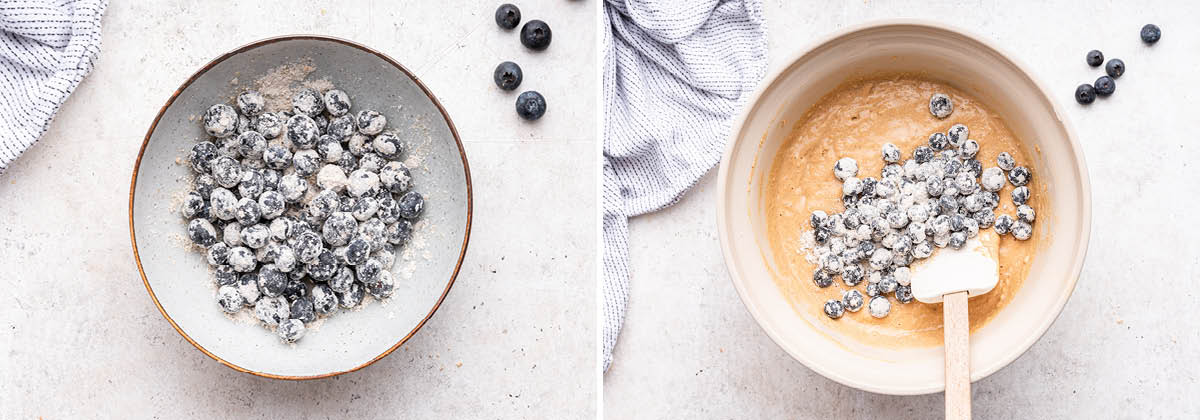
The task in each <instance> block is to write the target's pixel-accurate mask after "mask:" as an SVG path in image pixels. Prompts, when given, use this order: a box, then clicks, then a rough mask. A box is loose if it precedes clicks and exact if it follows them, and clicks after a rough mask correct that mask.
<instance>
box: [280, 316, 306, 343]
mask: <svg viewBox="0 0 1200 420" xmlns="http://www.w3.org/2000/svg"><path fill="white" fill-rule="evenodd" d="M275 332H276V333H277V334H279V339H280V340H283V342H285V343H295V342H297V341H299V340H300V339H301V338H303V337H304V321H301V320H299V319H285V320H281V321H279V328H278V329H276V330H275Z"/></svg>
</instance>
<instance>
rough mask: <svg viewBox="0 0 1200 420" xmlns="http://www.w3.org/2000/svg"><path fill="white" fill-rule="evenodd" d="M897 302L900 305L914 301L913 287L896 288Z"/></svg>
mask: <svg viewBox="0 0 1200 420" xmlns="http://www.w3.org/2000/svg"><path fill="white" fill-rule="evenodd" d="M896 301H897V302H900V303H909V302H912V301H913V294H912V287H910V286H899V287H896Z"/></svg>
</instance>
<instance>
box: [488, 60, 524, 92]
mask: <svg viewBox="0 0 1200 420" xmlns="http://www.w3.org/2000/svg"><path fill="white" fill-rule="evenodd" d="M521 79H522V75H521V66H518V65H517V63H514V62H511V61H505V62H503V63H500V65H498V66H496V71H494V72H492V80H494V81H495V82H496V86H500V89H504V90H513V89H516V88H517V86H521Z"/></svg>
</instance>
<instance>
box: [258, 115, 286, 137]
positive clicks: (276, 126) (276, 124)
mask: <svg viewBox="0 0 1200 420" xmlns="http://www.w3.org/2000/svg"><path fill="white" fill-rule="evenodd" d="M283 122H284V120H283V119H281V118H279V116H278V115H275V114H269V113H268V114H262V115H259V116H257V117H254V120H252V121H251V125H252V126H253V127H254V131H257V132H259V133H260V134H262V135H263V137H266V138H269V139H273V138H276V137H279V135H280V134H282V133H283Z"/></svg>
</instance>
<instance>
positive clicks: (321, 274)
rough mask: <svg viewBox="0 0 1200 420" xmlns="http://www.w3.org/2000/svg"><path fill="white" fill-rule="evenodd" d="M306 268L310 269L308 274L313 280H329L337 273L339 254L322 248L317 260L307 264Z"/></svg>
mask: <svg viewBox="0 0 1200 420" xmlns="http://www.w3.org/2000/svg"><path fill="white" fill-rule="evenodd" d="M304 268H305V269H306V270H307V271H308V275H309V276H310V277H312V278H313V280H316V281H319V282H325V281H329V279H331V278H333V276H334V275H336V274H337V270H338V260H337V256H335V255H333V251H330V250H328V249H323V250H321V253H320V254H318V255H317V258H316V260H315V261H313V262H312V263H310V264H307V265H305V266H304ZM314 292H315V291H314ZM314 294H315V293H314Z"/></svg>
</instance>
